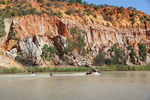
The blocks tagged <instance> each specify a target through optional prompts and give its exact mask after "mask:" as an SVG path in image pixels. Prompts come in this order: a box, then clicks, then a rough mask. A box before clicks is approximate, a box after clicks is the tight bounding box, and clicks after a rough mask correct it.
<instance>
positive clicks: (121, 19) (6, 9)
mask: <svg viewBox="0 0 150 100" xmlns="http://www.w3.org/2000/svg"><path fill="white" fill-rule="evenodd" d="M79 1H80V0H79ZM0 7H1V13H3V15H5V17H16V18H20V17H21V16H27V15H29V16H30V15H37V16H54V17H57V18H65V19H70V20H76V21H78V22H80V23H82V24H86V25H92V26H100V27H101V26H104V27H111V28H117V27H119V28H120V27H121V28H137V27H142V28H145V27H146V26H145V23H146V25H147V26H148V27H149V23H150V16H149V15H147V14H146V13H144V12H141V11H137V10H135V9H133V8H132V7H130V8H129V9H126V8H124V7H115V6H109V5H98V6H96V5H93V4H90V5H89V4H86V3H82V5H81V4H78V3H76V4H75V3H71V2H67V3H65V2H57V1H55V2H53V1H49V0H44V1H43V0H7V2H6V0H2V1H1V4H0Z"/></svg>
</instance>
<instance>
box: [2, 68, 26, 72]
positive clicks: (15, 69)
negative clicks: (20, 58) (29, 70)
mask: <svg viewBox="0 0 150 100" xmlns="http://www.w3.org/2000/svg"><path fill="white" fill-rule="evenodd" d="M2 72H3V73H19V72H24V70H22V69H18V68H16V67H13V68H6V69H4V70H2Z"/></svg>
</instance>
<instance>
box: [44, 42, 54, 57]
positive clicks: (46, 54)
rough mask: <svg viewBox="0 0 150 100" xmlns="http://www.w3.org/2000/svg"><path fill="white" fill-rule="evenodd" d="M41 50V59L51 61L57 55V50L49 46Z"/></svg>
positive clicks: (45, 45)
mask: <svg viewBox="0 0 150 100" xmlns="http://www.w3.org/2000/svg"><path fill="white" fill-rule="evenodd" d="M41 50H42V55H41V57H42V58H44V59H50V58H52V57H53V56H54V54H55V53H56V48H55V47H54V46H48V45H47V44H44V46H43V48H42V49H41Z"/></svg>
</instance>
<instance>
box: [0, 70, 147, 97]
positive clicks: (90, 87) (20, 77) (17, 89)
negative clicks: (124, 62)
mask: <svg viewBox="0 0 150 100" xmlns="http://www.w3.org/2000/svg"><path fill="white" fill-rule="evenodd" d="M0 100H150V71H135V72H133V71H120V72H118V71H110V72H102V74H101V75H99V76H92V75H88V76H86V75H85V72H81V73H53V76H52V77H49V73H36V74H35V75H30V74H26V73H22V74H9V75H0Z"/></svg>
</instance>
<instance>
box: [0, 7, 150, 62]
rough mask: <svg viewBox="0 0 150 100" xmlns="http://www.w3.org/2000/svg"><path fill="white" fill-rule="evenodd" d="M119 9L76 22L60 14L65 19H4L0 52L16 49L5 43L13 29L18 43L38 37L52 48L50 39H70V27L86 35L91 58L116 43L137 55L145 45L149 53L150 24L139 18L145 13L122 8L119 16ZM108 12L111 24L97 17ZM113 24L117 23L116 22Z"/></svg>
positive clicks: (12, 44)
mask: <svg viewBox="0 0 150 100" xmlns="http://www.w3.org/2000/svg"><path fill="white" fill-rule="evenodd" d="M65 5H66V4H65ZM66 6H67V5H66ZM71 6H72V7H76V9H77V7H78V8H81V9H85V8H84V7H83V6H81V7H80V6H79V5H71ZM91 9H93V8H91ZM120 9H121V8H103V9H100V10H98V11H97V18H94V17H93V16H87V17H83V18H79V17H76V16H68V15H66V14H64V13H63V14H64V16H63V17H61V18H58V17H53V16H47V15H42V16H37V15H28V16H21V17H16V18H12V19H5V25H6V28H5V30H6V33H7V35H6V36H5V37H4V38H3V39H2V41H1V43H0V46H1V49H2V50H5V51H8V50H11V49H12V48H13V47H14V46H15V45H16V43H17V41H13V40H8V41H7V37H8V33H9V32H10V30H11V29H12V28H13V29H14V30H15V32H16V33H17V37H18V38H19V39H20V40H22V39H24V38H26V37H27V36H34V35H38V36H40V37H42V38H43V40H44V42H45V43H51V44H54V42H55V41H53V39H54V38H55V37H58V36H64V37H72V36H71V33H70V32H71V31H70V29H71V28H72V27H73V26H77V27H79V28H80V29H83V30H85V31H86V32H87V35H86V37H85V42H86V49H87V50H88V51H89V52H91V56H92V57H94V56H95V54H96V53H97V52H98V51H99V50H103V51H105V52H106V51H107V50H108V49H109V48H110V47H111V46H112V45H113V44H115V43H119V45H120V47H122V48H124V47H126V46H127V45H133V47H134V48H135V50H136V52H137V51H138V44H139V43H145V44H146V45H147V50H148V52H149V53H150V48H149V46H150V40H149V39H150V23H149V22H146V21H145V22H140V21H139V18H140V17H141V16H142V14H144V13H143V12H139V11H136V10H134V11H133V10H127V9H125V8H122V9H123V11H124V13H123V14H122V13H119V11H120ZM109 11H112V12H113V13H114V14H113V15H112V16H111V17H112V18H113V20H111V21H110V20H109V21H105V20H104V19H103V17H102V15H100V13H102V12H109ZM133 12H134V13H137V14H138V15H136V16H135V18H134V20H135V21H136V22H135V23H132V22H131V20H130V17H129V15H130V14H131V13H133ZM94 13H96V12H94ZM117 16H120V18H119V19H117ZM147 16H148V15H147ZM148 17H149V16H148ZM115 20H117V21H116V22H115ZM85 22H86V23H85ZM106 23H109V24H110V26H109V27H106ZM148 58H149V54H148ZM148 62H150V61H148Z"/></svg>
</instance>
